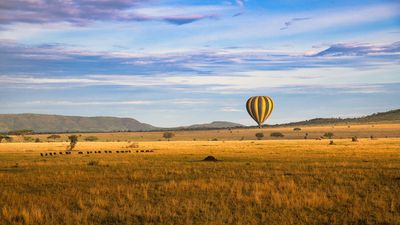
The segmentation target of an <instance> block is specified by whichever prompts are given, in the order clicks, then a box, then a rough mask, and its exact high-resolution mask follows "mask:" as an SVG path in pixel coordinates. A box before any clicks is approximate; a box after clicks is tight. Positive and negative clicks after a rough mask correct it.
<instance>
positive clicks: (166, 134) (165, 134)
mask: <svg viewBox="0 0 400 225" xmlns="http://www.w3.org/2000/svg"><path fill="white" fill-rule="evenodd" d="M174 136H175V134H174V133H172V132H164V134H163V138H165V139H168V141H169V139H171V138H173V137H174Z"/></svg>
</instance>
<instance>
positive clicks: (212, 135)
mask: <svg viewBox="0 0 400 225" xmlns="http://www.w3.org/2000/svg"><path fill="white" fill-rule="evenodd" d="M294 128H295V127H274V128H262V129H259V128H249V129H244V128H233V129H218V130H189V131H187V130H183V131H172V132H173V133H174V134H175V136H174V138H172V139H171V140H177V141H192V140H196V141H207V140H255V139H256V137H255V134H256V133H258V132H262V133H264V135H265V138H264V139H270V140H271V139H272V140H273V139H277V140H279V139H304V136H305V135H306V133H307V134H308V138H309V139H315V138H319V137H321V136H323V135H324V133H326V132H332V133H333V134H334V137H335V138H336V139H340V138H351V137H354V136H357V137H359V138H370V137H371V136H373V137H376V138H400V123H398V124H386V123H382V124H349V125H347V124H346V125H329V126H327V125H324V126H301V127H299V128H300V129H301V130H300V131H294V130H293V129H294ZM273 132H280V133H282V134H283V135H284V137H283V138H274V137H270V134H271V133H273ZM163 133H164V132H163V131H157V132H111V133H78V135H80V140H84V139H85V138H86V137H89V136H95V137H97V138H98V141H162V140H165V139H164V138H163ZM58 135H60V136H61V138H60V139H56V140H51V139H50V140H49V139H47V137H48V136H50V134H35V135H25V136H12V137H13V140H14V141H15V142H29V141H26V140H24V139H26V137H30V142H33V141H34V140H35V139H36V138H39V140H40V141H45V142H47V141H67V140H68V136H69V135H71V134H70V133H64V134H58Z"/></svg>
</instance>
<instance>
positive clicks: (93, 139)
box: [85, 136, 99, 141]
mask: <svg viewBox="0 0 400 225" xmlns="http://www.w3.org/2000/svg"><path fill="white" fill-rule="evenodd" d="M97 140H99V138H98V137H95V136H88V137H86V138H85V141H97Z"/></svg>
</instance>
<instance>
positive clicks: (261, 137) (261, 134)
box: [256, 132, 264, 140]
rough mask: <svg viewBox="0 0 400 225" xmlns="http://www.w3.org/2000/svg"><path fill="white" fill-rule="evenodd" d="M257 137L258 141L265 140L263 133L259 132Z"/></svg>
mask: <svg viewBox="0 0 400 225" xmlns="http://www.w3.org/2000/svg"><path fill="white" fill-rule="evenodd" d="M256 137H257V139H258V140H261V139H263V137H264V134H263V133H261V132H259V133H256Z"/></svg>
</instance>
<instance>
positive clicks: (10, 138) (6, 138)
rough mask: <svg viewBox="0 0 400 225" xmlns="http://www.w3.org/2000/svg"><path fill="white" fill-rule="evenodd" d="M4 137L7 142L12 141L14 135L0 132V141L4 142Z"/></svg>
mask: <svg viewBox="0 0 400 225" xmlns="http://www.w3.org/2000/svg"><path fill="white" fill-rule="evenodd" d="M3 139H4V140H6V141H7V142H12V137H10V136H8V135H5V134H0V142H2V141H3Z"/></svg>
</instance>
